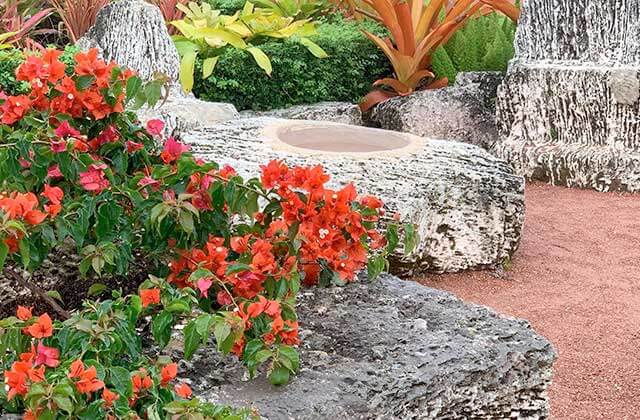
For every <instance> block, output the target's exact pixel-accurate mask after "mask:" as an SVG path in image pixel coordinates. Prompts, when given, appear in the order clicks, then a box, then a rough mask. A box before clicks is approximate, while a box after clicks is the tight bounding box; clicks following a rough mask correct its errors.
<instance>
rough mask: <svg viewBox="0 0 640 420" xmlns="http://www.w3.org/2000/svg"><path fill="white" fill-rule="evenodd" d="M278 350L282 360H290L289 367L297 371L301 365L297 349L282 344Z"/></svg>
mask: <svg viewBox="0 0 640 420" xmlns="http://www.w3.org/2000/svg"><path fill="white" fill-rule="evenodd" d="M278 350H279V354H280V361H282V362H284V361H285V360H286V361H288V362H289V365H288V366H287V367H288V368H290V369H291V371H292V372H295V371H297V370H298V368H299V367H300V355H299V354H298V352H297V351H296V349H294V348H293V347H290V346H280V348H279V349H278ZM283 364H284V363H283Z"/></svg>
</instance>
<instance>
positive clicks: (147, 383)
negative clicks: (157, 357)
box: [131, 368, 153, 394]
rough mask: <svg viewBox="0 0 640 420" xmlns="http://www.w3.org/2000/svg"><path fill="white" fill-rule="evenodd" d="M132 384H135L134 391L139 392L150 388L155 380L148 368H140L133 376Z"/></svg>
mask: <svg viewBox="0 0 640 420" xmlns="http://www.w3.org/2000/svg"><path fill="white" fill-rule="evenodd" d="M131 384H132V385H133V393H134V394H139V393H140V392H141V391H144V390H146V389H149V388H151V387H152V386H153V380H152V379H151V378H150V377H149V375H148V374H147V371H146V369H144V368H143V369H140V370H139V371H138V372H136V374H135V375H133V377H132V378H131Z"/></svg>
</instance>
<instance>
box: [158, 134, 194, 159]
mask: <svg viewBox="0 0 640 420" xmlns="http://www.w3.org/2000/svg"><path fill="white" fill-rule="evenodd" d="M188 150H189V146H188V145H186V144H182V143H180V142H178V141H176V139H174V138H173V137H169V138H168V139H167V141H166V142H165V143H164V149H163V150H162V153H161V154H160V158H161V159H162V161H163V162H164V163H167V164H169V163H171V162H173V161H175V160H176V159H178V158H179V157H180V156H181V155H182V154H183V153H184V152H187V151H188Z"/></svg>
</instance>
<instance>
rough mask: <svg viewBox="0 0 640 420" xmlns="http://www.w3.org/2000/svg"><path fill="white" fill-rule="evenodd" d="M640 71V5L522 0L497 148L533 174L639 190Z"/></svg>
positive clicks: (616, 0)
mask: <svg viewBox="0 0 640 420" xmlns="http://www.w3.org/2000/svg"><path fill="white" fill-rule="evenodd" d="M567 16H570V17H571V18H570V19H567ZM639 78H640V3H639V2H637V1H636V0H606V1H594V0H566V1H562V2H559V1H556V0H531V1H527V2H525V3H524V7H523V10H522V19H521V21H520V24H519V25H518V32H517V34H516V56H515V58H514V60H512V62H511V63H510V66H509V70H508V72H507V76H506V78H505V81H504V83H503V84H502V85H501V87H500V89H499V91H498V100H497V121H498V131H499V133H500V141H499V142H497V143H496V144H495V147H494V149H493V151H494V153H495V154H496V155H498V156H500V157H503V158H505V159H506V160H507V161H509V162H510V163H512V164H513V166H514V167H515V168H516V171H517V172H518V173H520V174H523V175H526V176H528V177H530V178H534V179H540V180H544V181H550V182H552V183H554V184H561V185H567V186H575V187H581V188H595V189H597V190H600V191H616V190H622V191H638V190H640V151H639V148H640V119H639V118H638V115H640V103H639V101H638V98H639V96H640V82H639V80H638V79H639Z"/></svg>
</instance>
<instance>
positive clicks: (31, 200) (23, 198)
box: [0, 192, 47, 225]
mask: <svg viewBox="0 0 640 420" xmlns="http://www.w3.org/2000/svg"><path fill="white" fill-rule="evenodd" d="M37 206H38V197H36V195H35V194H34V193H31V192H29V193H15V192H14V193H12V194H11V195H9V196H8V197H2V198H0V210H2V211H4V212H5V213H6V214H7V215H8V216H9V218H11V219H22V220H24V221H25V222H27V223H28V224H30V225H37V224H40V223H42V221H43V220H44V219H46V217H47V214H46V213H43V212H41V211H40V210H37V209H36V207H37Z"/></svg>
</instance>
